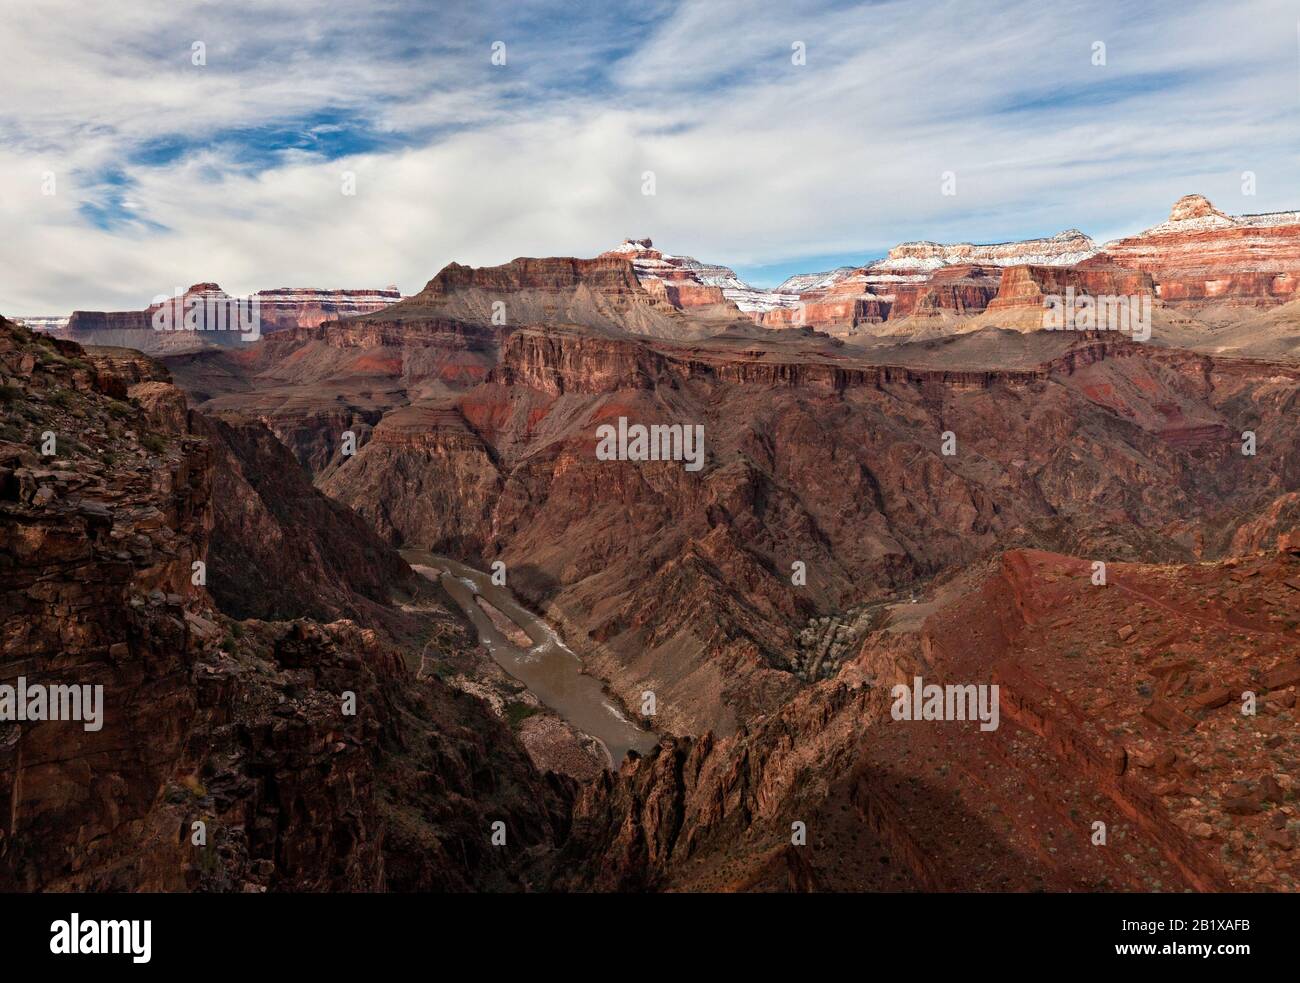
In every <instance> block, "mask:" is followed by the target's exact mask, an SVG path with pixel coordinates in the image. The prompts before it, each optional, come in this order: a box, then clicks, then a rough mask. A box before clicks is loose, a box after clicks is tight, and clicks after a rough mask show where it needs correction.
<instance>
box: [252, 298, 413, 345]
mask: <svg viewBox="0 0 1300 983" xmlns="http://www.w3.org/2000/svg"><path fill="white" fill-rule="evenodd" d="M253 296H254V297H255V298H256V299H257V302H258V305H259V307H260V308H261V316H262V333H263V334H271V333H273V332H276V331H289V330H292V329H293V328H314V327H316V326H317V325H318V324H323V323H325V322H326V321H336V320H338V319H339V318H344V317H356V316H357V315H360V314H370V313H372V312H374V311H382V310H383V309H384V308H386V307H390V306H391V305H393V304H395V303H397V302H398V301H399V300H401V299H402V293H401V291H400V290H398V289H397V288H396V287H394V286H389V287H385V288H383V289H382V290H322V289H320V288H317V287H277V288H275V289H273V290H259V291H258V292H257V293H255V294H254V295H253Z"/></svg>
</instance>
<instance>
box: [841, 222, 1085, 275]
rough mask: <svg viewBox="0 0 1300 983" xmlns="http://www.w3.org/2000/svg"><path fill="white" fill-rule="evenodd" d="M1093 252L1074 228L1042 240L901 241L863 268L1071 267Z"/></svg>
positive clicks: (906, 271)
mask: <svg viewBox="0 0 1300 983" xmlns="http://www.w3.org/2000/svg"><path fill="white" fill-rule="evenodd" d="M1096 252H1097V245H1096V243H1094V242H1093V241H1092V239H1091V238H1089V237H1088V236H1086V235H1084V234H1083V233H1082V232H1080V231H1079V230H1078V229H1067V230H1066V231H1064V232H1059V233H1057V234H1056V235H1054V236H1051V237H1050V238H1046V239H1021V240H1018V241H1013V242H995V243H989V244H985V245H978V244H975V243H970V242H958V243H949V244H943V243H938V242H924V241H923V242H904V243H900V244H899V245H897V246H895V247H894V248H893V249H891V250H890V251H889V254H888V255H887V256H886V257H885V258H884V259H882V260H878V261H877V262H875V263H870V264H868V265H867V266H866V267H865V270H866V272H867V274H868V275H869V276H870V275H872V274H875V275H887V274H895V275H908V274H911V275H916V274H921V273H927V272H930V271H932V270H937V269H940V268H941V267H944V266H959V265H965V264H978V265H984V266H1021V265H1024V264H1034V265H1039V266H1072V265H1073V264H1075V263H1081V262H1083V261H1084V260H1085V259H1087V258H1088V257H1089V256H1092V255H1094V254H1095V253H1096Z"/></svg>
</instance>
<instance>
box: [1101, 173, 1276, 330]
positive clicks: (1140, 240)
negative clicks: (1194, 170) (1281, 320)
mask: <svg viewBox="0 0 1300 983" xmlns="http://www.w3.org/2000/svg"><path fill="white" fill-rule="evenodd" d="M1104 251H1105V253H1106V255H1107V256H1108V257H1109V258H1110V260H1111V261H1112V262H1114V263H1115V264H1117V265H1119V266H1124V267H1128V268H1131V269H1136V270H1143V271H1145V272H1148V273H1150V274H1151V275H1152V277H1153V278H1154V279H1155V282H1156V291H1157V294H1158V295H1159V297H1160V299H1161V301H1162V302H1163V303H1165V304H1174V305H1180V304H1186V303H1191V304H1201V303H1207V302H1213V301H1226V302H1229V303H1234V304H1242V305H1248V306H1267V305H1272V304H1281V303H1285V302H1286V301H1289V300H1293V299H1294V298H1295V297H1296V293H1295V291H1296V285H1297V283H1300V212H1278V213H1273V214H1264V215H1235V216H1233V215H1226V214H1224V213H1223V212H1221V211H1219V210H1218V209H1217V208H1215V207H1214V206H1213V205H1211V204H1210V202H1209V201H1208V200H1206V199H1205V198H1204V197H1202V196H1201V195H1187V196H1186V197H1184V198H1180V199H1179V200H1178V201H1177V202H1176V203H1175V204H1174V207H1173V210H1172V212H1171V213H1170V215H1169V220H1168V221H1167V222H1164V223H1162V224H1160V225H1157V226H1155V227H1154V228H1151V229H1148V230H1147V231H1145V232H1143V233H1142V234H1140V235H1137V236H1132V237H1130V238H1127V239H1119V240H1116V241H1115V242H1109V243H1107V244H1106V245H1105V247H1104Z"/></svg>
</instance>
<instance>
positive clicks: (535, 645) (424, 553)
mask: <svg viewBox="0 0 1300 983" xmlns="http://www.w3.org/2000/svg"><path fill="white" fill-rule="evenodd" d="M401 554H402V557H403V559H405V560H406V562H407V563H410V564H412V565H417V564H418V565H423V566H427V567H441V568H442V569H443V570H447V571H449V572H448V573H444V574H443V575H442V576H441V578H439V582H440V583H441V584H442V586H443V587H444V588H445V589H446V591H447V593H448V594H450V595H451V596H452V599H453V600H455V602H456V603H457V604H458V605H460V608H461V610H462V611H464V612H465V615H466V617H468V618H469V620H470V621H471V622H473V624H474V628H475V629H476V630H477V631H478V637H479V641H480V642H482V643H483V647H484V648H486V649H487V650H488V652H489V653H490V654H491V656H492V658H493V660H494V661H495V662H496V663H497V665H499V666H501V668H502V669H504V670H505V671H506V672H508V673H510V675H511V676H513V677H514V678H515V679H518V680H519V681H520V682H521V683H523V684H524V685H525V686H527V687H528V688H529V689H530V690H531V691H532V692H533V694H534V695H536V697H537V698H538V699H539V700H541V701H542V702H543V703H545V704H546V705H547V706H548V707H550V708H551V709H552V710H554V711H555V712H556V713H558V714H559V715H560V716H561V717H563V718H564V719H565V720H567V721H568V722H569V724H571V725H572V726H573V727H575V728H576V729H578V730H580V731H582V732H583V733H585V734H590V735H591V736H592V737H594V738H596V739H597V740H599V741H600V742H601V743H602V744H604V745H605V749H606V750H607V751H608V752H609V754H610V757H611V761H612V762H613V763H614V764H617V763H618V762H621V761H622V760H623V755H624V754H626V753H627V752H628V751H629V750H636V751H639V752H641V753H642V754H644V753H646V752H647V751H649V750H650V749H651V748H653V747H654V746H655V744H656V743H658V740H659V738H658V736H657V735H656V734H654V733H652V732H650V731H645V730H642V729H641V728H640V727H638V726H636V725H635V724H634V723H632V721H630V720H629V719H628V718H627V717H626V716H625V715H624V714H623V712H622V711H621V710H620V709H619V708H618V707H617V706H616V705H615V704H614V702H613V701H612V700H611V699H610V698H609V697H608V696H607V695H606V694H605V693H603V692H602V691H601V683H600V680H598V679H596V678H595V677H594V676H588V675H585V674H584V673H583V671H582V660H581V659H580V658H579V657H578V656H577V654H576V653H574V652H573V650H572V649H570V648H569V647H568V646H567V645H565V644H564V640H563V639H562V638H560V636H559V634H557V633H556V631H555V629H553V628H552V627H551V626H550V625H548V624H547V623H546V622H545V621H543V620H541V619H540V618H538V617H537V616H536V615H535V614H533V613H532V612H531V611H529V610H528V609H527V608H525V607H524V606H523V605H522V604H520V603H519V602H518V601H516V600H515V596H514V594H512V593H511V592H510V590H509V589H508V588H506V587H498V586H497V585H495V584H493V583H492V577H491V575H490V574H486V573H484V572H483V571H481V570H475V569H474V568H473V567H469V566H466V565H465V564H463V563H460V562H458V561H456V560H453V559H451V558H450V557H446V556H441V555H440V554H437V553H430V552H429V551H428V550H421V549H404V550H402V551H401ZM475 595H478V596H481V597H482V598H483V599H484V600H486V601H488V602H489V603H490V604H491V605H492V606H493V607H495V608H496V609H497V610H498V611H500V612H501V613H502V614H504V615H505V616H506V617H507V618H508V619H509V620H510V621H511V622H513V623H514V624H515V625H516V626H517V627H518V628H519V629H520V630H522V631H523V633H524V634H525V635H527V636H528V639H529V640H530V641H531V642H532V645H531V646H530V647H528V648H524V647H522V646H520V645H516V644H515V643H514V642H512V641H510V639H509V638H507V637H506V636H505V634H503V633H502V631H501V630H499V629H498V628H497V626H496V625H495V624H493V622H492V619H491V618H490V617H489V616H488V614H487V612H485V611H484V610H483V609H482V608H481V607H479V605H478V604H477V603H476V602H475V600H474V598H475Z"/></svg>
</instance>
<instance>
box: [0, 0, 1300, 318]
mask: <svg viewBox="0 0 1300 983" xmlns="http://www.w3.org/2000/svg"><path fill="white" fill-rule="evenodd" d="M6 6H7V7H9V8H12V9H7V10H6V13H5V20H6V30H5V32H4V33H3V34H2V35H0V61H2V62H3V63H4V64H5V65H6V66H7V69H6V94H5V97H4V100H3V102H0V189H3V191H2V193H0V216H3V219H4V229H5V233H6V234H5V235H4V236H3V237H0V262H2V263H3V268H4V273H5V275H4V276H3V277H0V312H4V313H13V314H38V313H48V314H59V313H66V312H68V311H70V310H72V309H73V308H83V309H96V308H99V309H104V308H107V309H123V308H138V307H141V306H142V305H143V304H144V303H146V302H147V301H148V300H149V299H150V298H151V297H153V296H154V295H155V294H160V293H169V292H171V290H172V289H173V288H174V287H176V286H182V287H183V286H185V285H188V284H190V283H193V282H198V281H205V280H214V281H216V282H219V283H221V284H222V286H224V287H225V288H226V289H227V290H230V291H232V292H239V293H243V292H246V291H252V290H257V289H262V288H267V287H276V286H321V287H373V286H383V285H386V284H389V283H396V284H397V285H398V286H399V287H400V288H401V289H402V290H403V291H404V292H408V293H409V292H412V291H414V290H417V289H418V288H419V287H420V286H422V285H423V284H424V282H425V281H426V280H427V279H428V278H429V277H430V276H432V275H433V274H434V273H435V272H436V271H437V270H438V269H439V268H440V267H442V266H443V265H444V264H446V263H448V262H451V261H452V260H456V261H459V262H465V263H471V264H476V265H478V264H494V263H500V262H504V261H505V260H508V259H511V258H513V257H514V256H517V255H557V254H559V255H594V254H595V253H597V252H600V251H601V250H603V249H606V248H609V247H610V246H612V245H614V244H615V243H617V242H618V241H619V240H620V239H622V238H623V237H625V236H646V235H648V236H652V237H653V238H654V239H655V240H656V242H657V243H658V244H660V245H662V246H663V247H664V248H666V249H668V250H670V251H674V252H681V253H690V254H692V255H695V256H698V257H700V258H701V259H706V260H710V261H715V262H723V263H727V264H729V265H732V266H735V267H736V268H737V269H738V270H740V272H741V273H742V275H749V276H751V277H753V278H755V279H758V280H761V281H767V282H774V281H775V280H778V279H780V278H781V277H783V276H784V275H785V274H786V273H789V272H794V271H796V270H810V269H814V270H815V269H819V268H824V267H826V266H830V265H837V264H838V263H848V262H859V261H862V260H864V259H866V258H869V257H871V256H874V255H879V254H881V253H882V252H883V251H884V250H886V249H888V248H889V246H891V245H893V244H894V243H896V242H899V241H902V240H906V239H916V238H928V239H936V240H947V241H951V240H974V241H989V240H998V239H1008V238H1016V237H1022V236H1033V235H1046V234H1052V233H1054V232H1057V231H1060V230H1061V229H1063V228H1067V227H1072V226H1077V227H1079V228H1082V229H1083V230H1084V231H1085V232H1088V233H1089V234H1091V235H1093V236H1094V237H1096V238H1099V239H1105V238H1109V237H1112V236H1115V235H1119V234H1123V233H1127V232H1132V231H1136V230H1137V229H1140V228H1143V227H1146V226H1148V225H1152V224H1154V223H1156V222H1158V221H1160V220H1162V219H1163V218H1164V216H1165V214H1166V213H1167V210H1168V207H1169V205H1170V204H1171V203H1172V202H1173V200H1174V199H1175V198H1177V197H1179V196H1180V195H1183V194H1186V193H1189V192H1193V191H1196V192H1201V193H1204V194H1207V195H1209V196H1210V197H1211V199H1212V200H1214V201H1215V203H1216V204H1218V205H1219V206H1220V207H1221V208H1224V209H1225V210H1227V211H1231V212H1243V211H1271V210H1278V209H1283V208H1296V207H1300V184H1298V183H1297V180H1296V178H1297V170H1298V165H1300V161H1297V157H1296V152H1295V132H1296V127H1297V122H1300V119H1298V117H1300V55H1298V49H1297V38H1298V37H1300V27H1298V26H1297V8H1295V6H1294V5H1293V4H1287V3H1281V2H1273V0H1247V2H1243V3H1239V4H1235V5H1232V9H1223V8H1224V6H1225V5H1220V4H1213V3H1187V2H1177V3H1168V4H1163V3H1162V4H1151V5H1144V6H1143V7H1141V8H1140V9H1139V8H1137V7H1135V6H1134V5H1133V4H1131V3H1123V4H1121V3H1114V4H1101V5H1099V4H1096V3H1087V4H1085V3H1079V4H1051V5H1045V4H1041V3H1039V2H1018V0H1005V2H989V3H982V4H971V3H967V2H951V3H943V2H908V3H868V4H852V5H848V4H842V3H820V4H814V3H804V4H796V5H793V6H790V5H782V7H783V9H782V10H780V11H776V10H772V9H769V8H771V7H773V6H775V5H768V4H758V3H754V4H742V3H730V2H724V0H709V2H701V3H682V4H674V3H653V2H641V3H636V4H629V5H626V6H620V5H617V4H603V5H588V4H577V3H571V2H564V3H552V4H545V3H530V4H518V3H509V4H500V5H493V4H487V5H482V4H450V5H447V4H439V5H437V7H438V8H439V9H437V10H436V11H431V10H430V6H431V5H428V4H424V3H410V2H402V0H389V2H385V3H378V4H374V5H369V6H368V8H357V7H354V6H352V5H346V4H336V3H317V2H308V0H277V2H275V3H270V2H236V3H221V4H217V3H178V2H167V0H159V2H137V3H132V4H95V5H87V4H85V3H83V2H78V0H66V2H64V3H45V4H42V5H39V7H37V6H36V5H28V4H18V3H7V4H6ZM521 8H522V9H521ZM498 41H500V42H503V43H504V45H505V56H506V57H505V64H504V65H497V64H493V62H492V54H493V44H494V42H498ZM195 42H201V43H202V45H203V46H204V48H203V51H204V55H205V60H206V64H202V65H196V64H194V63H193V61H194V58H193V51H194V44H195ZM1096 42H1102V43H1104V45H1105V64H1104V65H1097V64H1094V60H1095V58H1094V50H1095V48H1094V45H1095V43H1096ZM796 43H800V44H802V46H803V48H804V50H805V51H806V64H794V63H793V61H792V53H793V50H794V49H793V47H792V46H794V45H795V44H796ZM646 171H652V172H653V173H654V183H655V194H654V195H652V196H649V195H645V194H643V193H642V191H643V186H644V181H643V175H644V172H646ZM1244 171H1252V172H1254V174H1255V175H1256V182H1257V188H1258V193H1257V195H1256V196H1254V197H1248V196H1245V195H1243V194H1242V177H1241V176H1242V172H1244ZM944 172H953V173H954V174H955V175H956V187H957V194H956V195H953V196H946V195H943V194H941V178H942V175H943V174H944ZM346 174H352V175H355V190H356V193H355V194H354V195H348V194H344V193H343V191H344V187H345V181H346V179H345V175H346ZM51 176H52V177H53V182H54V193H53V194H48V193H45V192H47V191H49V190H50V187H49V184H50V177H51Z"/></svg>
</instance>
